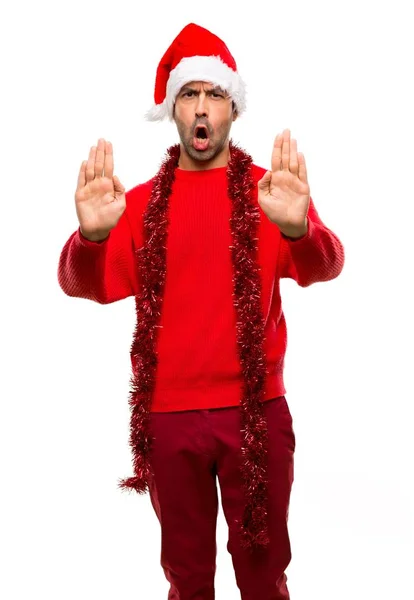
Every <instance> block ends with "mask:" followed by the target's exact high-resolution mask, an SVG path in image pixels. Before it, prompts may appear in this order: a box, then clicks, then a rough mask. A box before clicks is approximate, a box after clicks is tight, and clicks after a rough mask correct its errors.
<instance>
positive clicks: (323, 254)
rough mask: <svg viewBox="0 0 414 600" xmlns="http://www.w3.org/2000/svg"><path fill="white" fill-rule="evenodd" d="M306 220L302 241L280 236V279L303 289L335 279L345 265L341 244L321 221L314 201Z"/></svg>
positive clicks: (311, 202)
mask: <svg viewBox="0 0 414 600" xmlns="http://www.w3.org/2000/svg"><path fill="white" fill-rule="evenodd" d="M307 221H308V231H307V233H306V235H305V236H303V237H301V238H297V239H293V238H288V237H287V236H285V235H284V234H283V233H281V234H280V235H281V240H280V250H279V259H278V272H279V276H280V277H281V278H291V279H294V280H295V281H296V282H297V283H298V284H299V285H300V286H301V287H307V286H309V285H311V284H312V283H316V282H319V281H329V280H331V279H335V278H336V277H338V275H339V274H340V273H341V271H342V269H343V266H344V262H345V251H344V247H343V245H342V243H341V241H340V240H339V238H338V236H337V235H336V234H335V233H333V232H332V231H331V230H330V229H328V228H327V227H326V225H324V223H323V222H322V221H321V219H320V218H319V215H318V213H317V211H316V208H315V206H314V203H313V200H312V198H311V199H310V203H309V211H308V219H307Z"/></svg>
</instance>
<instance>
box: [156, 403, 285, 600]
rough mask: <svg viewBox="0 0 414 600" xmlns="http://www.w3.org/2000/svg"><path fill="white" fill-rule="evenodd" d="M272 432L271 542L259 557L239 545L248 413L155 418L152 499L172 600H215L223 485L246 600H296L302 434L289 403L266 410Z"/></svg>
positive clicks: (232, 410) (231, 411)
mask: <svg viewBox="0 0 414 600" xmlns="http://www.w3.org/2000/svg"><path fill="white" fill-rule="evenodd" d="M264 410H265V415H266V418H267V423H268V431H269V451H268V464H269V467H268V468H269V471H268V477H269V488H268V489H269V520H268V523H269V536H270V544H269V546H268V547H267V548H266V549H259V550H256V551H255V552H254V553H253V554H252V553H251V552H249V551H244V550H243V549H242V548H241V546H240V544H239V536H238V532H237V529H236V526H235V524H234V523H235V520H236V519H240V518H241V516H242V513H243V508H244V495H243V490H242V481H241V476H240V469H239V465H240V459H241V452H240V449H241V432H240V430H241V421H240V408H239V407H238V406H236V407H229V408H219V409H212V410H193V411H184V412H171V413H151V433H152V435H153V438H154V439H153V450H152V458H151V463H152V467H153V472H154V475H153V477H152V478H151V480H150V498H151V502H152V505H153V507H154V510H155V512H156V514H157V517H158V520H159V522H160V525H161V566H162V568H163V570H164V573H165V576H166V578H167V580H168V581H169V583H170V584H171V587H170V591H169V594H168V600H214V598H215V595H214V577H215V572H216V553H217V546H216V523H217V514H218V495H217V487H216V481H217V479H218V482H219V485H220V492H221V499H222V508H223V513H224V516H225V519H226V522H227V525H228V529H229V537H228V544H227V550H228V552H229V553H230V555H231V558H232V562H233V567H234V572H235V577H236V583H237V585H238V587H239V589H240V593H241V598H242V600H282V599H283V600H289V598H290V596H289V592H288V589H287V585H286V581H287V576H286V574H285V572H284V571H285V569H286V567H287V566H288V564H289V562H290V560H291V548H290V542H289V534H288V526H287V521H288V513H289V500H290V493H291V487H292V483H293V455H294V451H295V434H294V431H293V427H292V416H291V414H290V410H289V408H288V405H287V402H286V399H285V396H281V397H278V398H273V399H272V400H268V401H266V402H264Z"/></svg>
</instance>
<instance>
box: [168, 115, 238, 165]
mask: <svg viewBox="0 0 414 600" xmlns="http://www.w3.org/2000/svg"><path fill="white" fill-rule="evenodd" d="M175 123H176V126H177V130H178V135H179V136H180V140H181V144H182V145H183V147H184V150H185V152H186V153H187V154H188V155H189V156H190V158H192V159H193V160H194V161H198V162H207V161H209V160H213V159H214V158H215V157H216V156H218V155H219V154H220V152H222V151H223V149H224V147H225V146H226V143H227V141H228V139H229V135H230V129H231V124H232V121H230V122H228V123H223V124H222V125H220V127H219V128H218V129H217V130H216V132H213V131H212V129H211V126H210V125H209V124H207V123H205V122H199V123H197V124H203V125H206V126H207V128H208V130H209V139H210V143H209V148H208V149H207V150H196V149H195V148H194V146H193V144H192V142H193V139H194V125H193V126H192V127H190V128H189V127H186V125H185V124H184V123H183V122H182V121H180V120H179V119H177V118H175Z"/></svg>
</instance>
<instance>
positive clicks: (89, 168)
mask: <svg viewBox="0 0 414 600" xmlns="http://www.w3.org/2000/svg"><path fill="white" fill-rule="evenodd" d="M95 157H96V146H92V148H91V149H90V152H89V158H88V162H87V164H86V182H87V183H89V181H93V180H94V179H95Z"/></svg>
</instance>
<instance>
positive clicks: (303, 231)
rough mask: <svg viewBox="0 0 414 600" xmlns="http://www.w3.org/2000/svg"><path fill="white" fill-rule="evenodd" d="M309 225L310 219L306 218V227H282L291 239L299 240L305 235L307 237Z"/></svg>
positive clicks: (286, 235) (283, 232) (282, 230)
mask: <svg viewBox="0 0 414 600" xmlns="http://www.w3.org/2000/svg"><path fill="white" fill-rule="evenodd" d="M308 230H309V227H308V219H306V224H305V226H304V227H300V228H297V227H293V228H290V229H280V231H281V233H282V234H283V235H284V236H285V237H287V238H289V239H291V240H299V239H301V238H303V237H305V236H306V235H307V233H308Z"/></svg>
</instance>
